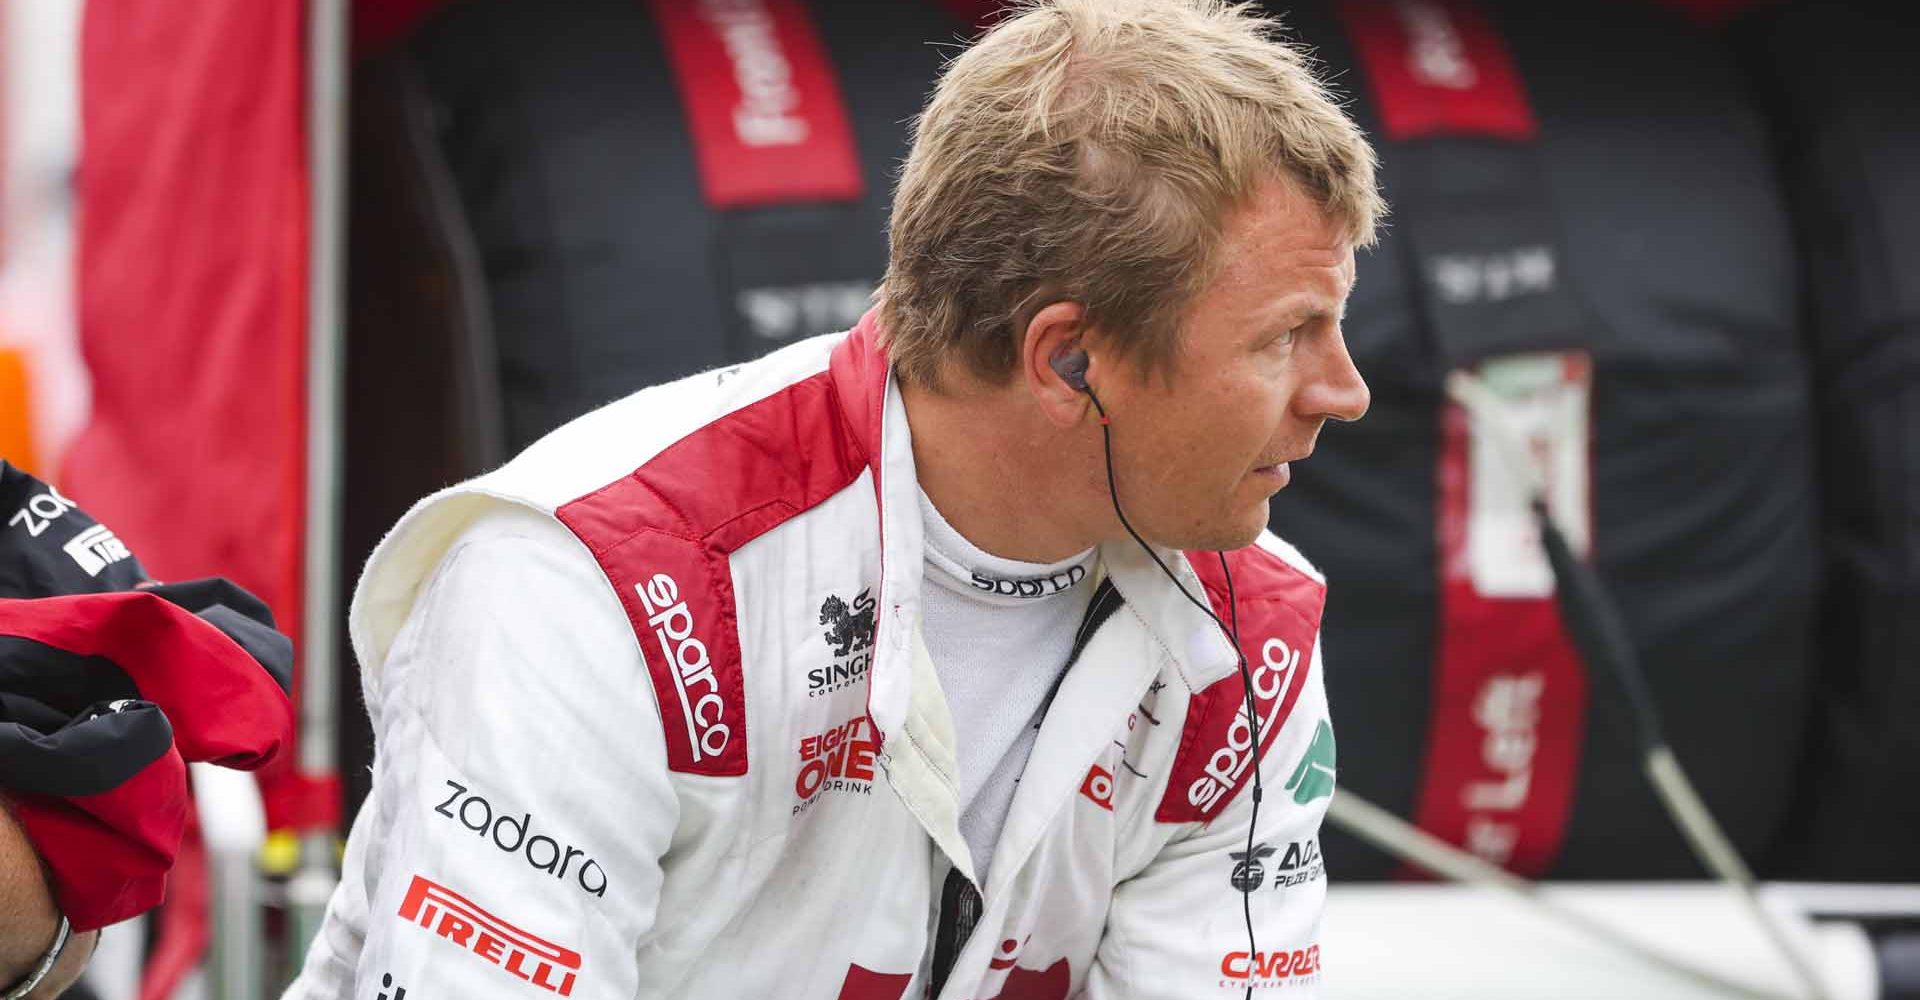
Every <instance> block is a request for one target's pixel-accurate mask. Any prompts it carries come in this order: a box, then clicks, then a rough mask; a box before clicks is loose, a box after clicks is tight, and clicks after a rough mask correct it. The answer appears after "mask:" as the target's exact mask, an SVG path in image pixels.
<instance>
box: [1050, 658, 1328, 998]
mask: <svg viewBox="0 0 1920 1000" xmlns="http://www.w3.org/2000/svg"><path fill="white" fill-rule="evenodd" d="M1333 768H1334V746H1333V729H1332V724H1331V722H1330V720H1329V719H1328V716H1327V698H1326V689H1325V687H1324V685H1323V682H1322V677H1321V669H1320V651H1319V644H1318V643H1315V646H1314V653H1313V658H1312V660H1311V671H1310V673H1309V675H1308V677H1307V681H1306V686H1305V688H1304V689H1303V690H1302V692H1301V696H1300V700H1299V702H1298V703H1297V704H1296V705H1295V707H1294V710H1293V712H1292V713H1291V714H1290V715H1289V716H1288V717H1287V719H1286V721H1285V723H1284V724H1283V726H1282V728H1281V730H1280V733H1279V735H1278V736H1277V737H1275V739H1274V741H1273V743H1272V744H1271V745H1270V746H1269V747H1268V749H1267V751H1266V752H1265V753H1264V754H1262V755H1261V758H1260V776H1261V782H1262V785H1263V786H1264V789H1265V791H1264V792H1263V793H1262V797H1261V802H1260V807H1259V817H1258V821H1257V823H1256V824H1255V826H1254V834H1253V838H1252V839H1253V852H1252V854H1251V855H1249V854H1248V846H1247V840H1248V837H1247V830H1248V823H1249V821H1250V820H1252V819H1253V794H1252V786H1251V785H1248V786H1246V787H1244V788H1242V789H1241V790H1240V791H1239V793H1238V794H1236V795H1235V796H1234V799H1233V800H1232V802H1230V803H1229V804H1228V805H1227V807H1226V808H1225V809H1224V810H1223V811H1222V812H1221V814H1220V815H1219V816H1218V817H1216V818H1215V819H1214V820H1213V821H1212V822H1211V823H1207V824H1205V825H1200V824H1192V825H1190V826H1188V827H1186V828H1183V829H1182V830H1181V831H1180V832H1178V833H1176V834H1175V835H1174V836H1173V837H1172V838H1171V839H1169V840H1168V841H1167V842H1166V844H1165V845H1164V846H1163V847H1162V848H1161V849H1160V851H1159V852H1158V854H1156V855H1155V856H1154V857H1153V858H1152V860H1150V861H1149V862H1148V863H1147V864H1146V866H1145V867H1144V868H1142V869H1141V870H1140V871H1139V872H1138V873H1137V874H1135V875H1133V876H1132V877H1130V878H1127V879H1126V880H1124V881H1122V882H1121V883H1120V884H1119V885H1118V886H1117V887H1115V889H1114V894H1113V902H1112V904H1111V907H1110V908H1109V910H1108V913H1107V926H1106V931H1105V934H1104V935H1103V937H1102V939H1101V943H1100V949H1099V952H1098V954H1097V956H1096V958H1095V962H1094V966H1093V969H1092V971H1091V972H1090V974H1089V976H1088V979H1087V984H1086V988H1085V990H1084V992H1083V994H1082V995H1083V996H1085V997H1086V998H1088V1000H1121V998H1126V1000H1162V998H1165V1000H1174V998H1180V1000H1194V998H1204V997H1220V998H1222V1000H1225V998H1228V997H1239V996H1242V995H1243V994H1244V992H1245V990H1246V989H1247V987H1248V986H1252V987H1254V988H1255V989H1256V990H1265V989H1272V988H1276V987H1285V988H1287V996H1289V997H1295V998H1299V997H1312V996H1317V995H1319V992H1320V981H1321V977H1320V971H1319V970H1320V944H1319V939H1320V914H1321V911H1322V909H1323V908H1324V906H1325V904H1326V893H1327V879H1326V869H1325V865H1324V864H1323V863H1322V862H1321V859H1320V844H1319V832H1320V822H1321V819H1322V818H1323V817H1324V816H1325V815H1326V811H1327V805H1328V803H1329V802H1330V801H1331V800H1332V796H1333V779H1334V770H1333ZM1249 862H1251V863H1249ZM1243 888H1244V889H1246V890H1247V891H1246V892H1245V893H1243V892H1242V889H1243ZM1245 904H1250V905H1251V913H1252V922H1253V929H1254V939H1255V941H1256V942H1257V945H1258V947H1257V948H1255V947H1250V946H1249V943H1248V935H1247V912H1248V911H1247V910H1244V909H1243V905H1245Z"/></svg>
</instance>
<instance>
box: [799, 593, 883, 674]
mask: <svg viewBox="0 0 1920 1000" xmlns="http://www.w3.org/2000/svg"><path fill="white" fill-rule="evenodd" d="M820 624H822V625H825V626H827V630H826V631H825V632H823V633H821V635H822V637H823V638H825V639H826V640H827V645H828V646H830V647H832V648H833V664H832V665H831V666H825V667H815V668H813V669H812V670H809V671H807V697H809V698H813V697H817V696H819V695H823V694H828V693H831V692H834V691H838V690H840V689H841V688H844V687H847V686H848V685H851V684H852V683H854V682H855V681H858V680H860V679H862V678H864V677H866V676H867V668H868V667H871V666H872V665H873V591H872V590H871V589H868V590H862V591H861V592H860V593H859V594H857V595H855V596H854V598H853V606H852V607H848V606H847V602H845V601H843V600H841V599H840V598H839V597H837V596H829V597H828V598H827V600H826V603H824V604H822V605H820Z"/></svg>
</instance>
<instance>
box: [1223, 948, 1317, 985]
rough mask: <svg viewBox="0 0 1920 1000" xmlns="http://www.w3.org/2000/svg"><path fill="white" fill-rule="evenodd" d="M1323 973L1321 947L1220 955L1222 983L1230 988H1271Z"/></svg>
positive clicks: (1233, 952) (1235, 952)
mask: <svg viewBox="0 0 1920 1000" xmlns="http://www.w3.org/2000/svg"><path fill="white" fill-rule="evenodd" d="M1319 972H1320V946H1319V945H1317V944H1316V945H1314V946H1313V947H1311V948H1301V949H1299V950H1297V951H1255V952H1245V951H1230V952H1227V953H1226V954H1225V955H1223V956H1221V958H1220V975H1222V976H1224V977H1226V978H1224V979H1222V980H1220V985H1221V986H1224V987H1227V988H1229V989H1236V990H1239V989H1245V988H1247V987H1249V986H1251V987H1253V988H1255V989H1272V988H1274V987H1278V986H1288V985H1291V984H1292V983H1294V982H1297V981H1299V980H1302V979H1306V978H1309V977H1312V976H1315V975H1318V974H1319Z"/></svg>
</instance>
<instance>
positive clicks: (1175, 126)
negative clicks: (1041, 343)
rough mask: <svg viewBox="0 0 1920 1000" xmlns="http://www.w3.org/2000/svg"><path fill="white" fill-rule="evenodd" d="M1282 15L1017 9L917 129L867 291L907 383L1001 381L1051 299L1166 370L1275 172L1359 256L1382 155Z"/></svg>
mask: <svg viewBox="0 0 1920 1000" xmlns="http://www.w3.org/2000/svg"><path fill="white" fill-rule="evenodd" d="M1277 32H1278V25H1277V24H1275V23H1274V22H1273V21H1271V20H1267V19H1265V18H1263V17H1260V16H1258V15H1256V14H1254V13H1251V12H1250V11H1249V10H1248V9H1247V7H1246V6H1245V5H1240V4H1230V3H1226V2H1223V0H1043V2H1028V3H1024V4H1022V5H1020V6H1019V7H1018V8H1016V10H1015V11H1014V12H1013V14H1012V15H1011V16H1009V17H1008V18H1007V19H1006V20H1003V21H1001V22H1000V23H999V24H997V25H996V26H994V27H993V28H992V29H991V30H989V31H988V32H987V33H986V34H985V35H984V36H983V37H981V39H980V40H979V41H978V42H977V43H975V44H974V45H973V46H972V47H970V48H968V49H967V50H966V51H964V52H962V53H961V54H960V55H959V56H958V57H956V58H955V59H953V61H952V62H950V63H949V64H948V65H947V67H946V68H945V70H943V71H942V73H941V76H940V80H939V83H938V85H937V86H936V87H935V89H934V92H933V98H932V100H931V101H929V102H928V104H927V107H926V109H925V110H924V111H923V112H921V114H920V117H919V119H918V120H917V121H916V122H915V124H914V129H913V149H912V152H911V153H909V154H908V157H907V162H906V165H905V167H904V168H903V169H902V171H901V174H900V180H899V184H898V187H897V188H896V190H895V192H894V199H893V215H892V218H891V220H890V222H889V225H888V236H889V241H890V243H891V249H890V252H889V258H888V262H887V274H886V278H885V279H884V280H883V281H882V283H881V286H880V289H879V291H878V292H877V293H876V299H877V302H878V306H879V310H880V325H881V328H882V330H883V331H884V334H885V336H886V338H887V343H888V348H889V352H890V354H891V356H892V359H893V364H894V367H895V371H896V372H897V373H898V374H899V377H900V378H902V379H904V380H907V381H909V382H913V383H917V384H921V385H928V386H932V385H936V384H937V383H938V382H939V375H940V372H941V371H942V369H943V367H944V365H945V364H946V363H947V362H948V361H949V360H953V361H957V362H958V363H959V364H960V365H962V366H963V367H964V369H965V370H968V371H971V372H972V373H973V374H974V375H976V376H978V377H980V378H982V379H984V380H986V381H988V382H990V383H993V384H1003V383H1004V382H1005V381H1006V379H1007V378H1008V377H1009V376H1010V375H1011V374H1012V372H1013V370H1014V367H1015V363H1016V356H1017V350H1018V346H1019V341H1020V335H1021V332H1022V331H1023V330H1024V327H1025V325H1026V323H1027V321H1028V320H1029V319H1031V317H1032V315H1033V314H1034V313H1035V312H1037V311H1038V310H1039V309H1040V308H1041V307H1043V306H1045V305H1046V304H1047V303H1049V302H1053V301H1059V300H1062V299H1071V300H1074V301H1078V302H1080V303H1082V304H1084V305H1085V307H1086V309H1087V318H1088V322H1089V324H1090V325H1092V326H1094V327H1098V328H1099V329H1100V330H1101V331H1102V333H1103V334H1104V335H1105V336H1106V338H1107V340H1108V343H1109V345H1110V346H1111V347H1113V348H1114V349H1116V350H1118V351H1120V352H1121V353H1123V354H1125V355H1128V356H1129V357H1130V358H1131V359H1132V360H1134V361H1136V362H1138V363H1140V364H1141V365H1142V367H1143V368H1145V369H1148V370H1155V369H1157V370H1167V369H1168V368H1169V367H1170V365H1171V362H1172V360H1173V356H1174V351H1175V346H1176V338H1177V334H1178V326H1179V320H1180V317H1181V315H1182V314H1183V313H1184V311H1185V309H1186V307H1187V305H1188V304H1189V302H1190V301H1191V300H1192V298H1193V297H1194V296H1195V295H1196V294H1198V293H1199V291H1200V290H1201V289H1202V288H1204V287H1205V286H1206V283H1207V282H1208V280H1209V279H1210V278H1211V277H1212V275H1213V273H1214V270H1215V267H1214V265H1215V263H1216V262H1215V260H1214V257H1215V256H1216V254H1215V250H1216V248H1217V246H1218V244H1219V242H1220V235H1221V225H1222V220H1223V218H1224V216H1225V215H1226V214H1227V213H1228V212H1229V211H1230V210H1231V209H1233V208H1234V207H1236V206H1237V205H1239V204H1240V203H1242V202H1243V201H1244V200H1245V199H1246V198H1247V196H1248V195H1249V194H1250V193H1251V192H1252V190H1253V189H1254V187H1255V186H1256V185H1258V184H1259V183H1260V182H1261V181H1262V180H1264V179H1266V178H1270V177H1275V176H1277V177H1281V178H1285V179H1287V180H1288V181H1290V182H1292V183H1293V184H1294V185H1295V186H1296V187H1297V188H1298V190H1300V191H1302V192H1304V193H1305V194H1306V195H1307V196H1308V197H1310V198H1311V199H1312V200H1314V201H1315V202H1317V203H1318V204H1319V205H1320V206H1321V208H1322V209H1323V210H1324V211H1325V212H1326V213H1327V214H1328V217H1329V218H1331V219H1333V220H1335V221H1336V223H1337V224H1338V225H1340V226H1341V227H1342V228H1343V229H1344V232H1345V236H1346V237H1347V240H1348V242H1350V243H1351V244H1352V245H1354V246H1363V245H1368V244H1371V243H1372V242H1373V238H1374V227H1375V225H1376V222H1377V220H1378V219H1379V217H1380V216H1381V215H1382V214H1383V212H1384V211H1385V206H1384V204H1383V203H1382V201H1381V200H1380V196H1379V193H1378V191H1377V190H1376V188H1375V184H1374V154H1373V149H1372V147H1371V146H1369V145H1368V144H1367V141H1366V138H1365V137H1364V136H1363V135H1362V134H1361V132H1360V130H1359V128H1358V127H1357V126H1355V125H1354V123H1353V122H1352V121H1351V120H1350V119H1348V118H1347V116H1346V115H1345V114H1344V113H1343V112H1342V111H1341V110H1340V108H1339V107H1338V106H1337V105H1335V103H1334V102H1333V100H1332V99H1331V98H1330V97H1329V96H1328V95H1327V92H1326V90H1325V89H1324V88H1322V86H1321V85H1320V83H1319V82H1318V81H1317V80H1315V79H1314V76H1313V73H1312V70H1311V67H1310V65H1309V62H1308V59H1307V58H1306V57H1305V56H1304V55H1303V54H1302V53H1301V52H1300V51H1299V50H1298V49H1297V48H1295V47H1294V46H1292V45H1289V44H1288V43H1286V42H1284V41H1281V40H1280V39H1279V37H1278V34H1277Z"/></svg>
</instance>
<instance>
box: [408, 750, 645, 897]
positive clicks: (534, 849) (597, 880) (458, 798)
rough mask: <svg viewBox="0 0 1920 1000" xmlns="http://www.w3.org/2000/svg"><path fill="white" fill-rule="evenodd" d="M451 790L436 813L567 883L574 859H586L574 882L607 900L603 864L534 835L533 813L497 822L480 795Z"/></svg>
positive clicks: (461, 788)
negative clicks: (568, 871)
mask: <svg viewBox="0 0 1920 1000" xmlns="http://www.w3.org/2000/svg"><path fill="white" fill-rule="evenodd" d="M447 787H448V788H451V789H453V794H452V795H449V796H447V800H446V801H445V802H442V803H440V804H439V805H437V806H434V807H433V811H434V812H436V813H439V814H440V815H442V816H445V817H446V818H448V819H450V820H453V821H455V822H457V823H459V824H460V825H461V826H464V827H466V828H467V829H469V830H472V831H473V832H474V833H475V834H477V835H478V836H480V837H481V838H482V839H485V840H489V841H491V842H492V843H493V846H494V847H496V848H499V849H500V850H502V851H505V852H506V853H508V854H519V855H521V856H523V857H525V858H526V859H527V864H530V865H532V866H533V867H535V868H538V869H540V870H541V871H543V872H546V873H547V874H549V875H552V876H553V877H554V878H556V879H565V878H566V877H567V870H568V869H569V868H570V867H573V861H574V859H575V858H583V859H585V860H584V861H583V862H582V863H581V864H580V865H579V867H577V868H573V877H574V881H575V882H576V883H578V884H579V886H580V888H581V889H583V890H585V891H586V892H587V894H588V895H592V896H602V897H604V896H605V895H606V894H607V873H606V872H605V871H603V870H602V869H601V868H600V863H599V862H598V861H595V860H593V859H592V858H589V857H587V852H585V851H582V850H580V849H578V848H576V847H574V846H573V845H572V844H568V845H566V847H565V848H564V850H563V848H562V847H561V845H560V843H559V842H558V841H556V840H554V839H553V838H552V837H549V836H546V835H544V834H538V833H533V814H532V813H521V814H520V816H519V817H518V818H515V817H513V816H509V815H506V814H504V813H503V814H501V815H500V816H499V817H498V818H495V816H494V814H493V804H492V803H491V802H488V801H487V800H486V799H483V798H481V797H480V796H478V795H469V794H468V793H467V786H465V785H463V784H461V783H459V782H458V781H453V780H451V779H449V780H448V781H447ZM529 834H532V835H531V836H529ZM509 840H511V843H509Z"/></svg>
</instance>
